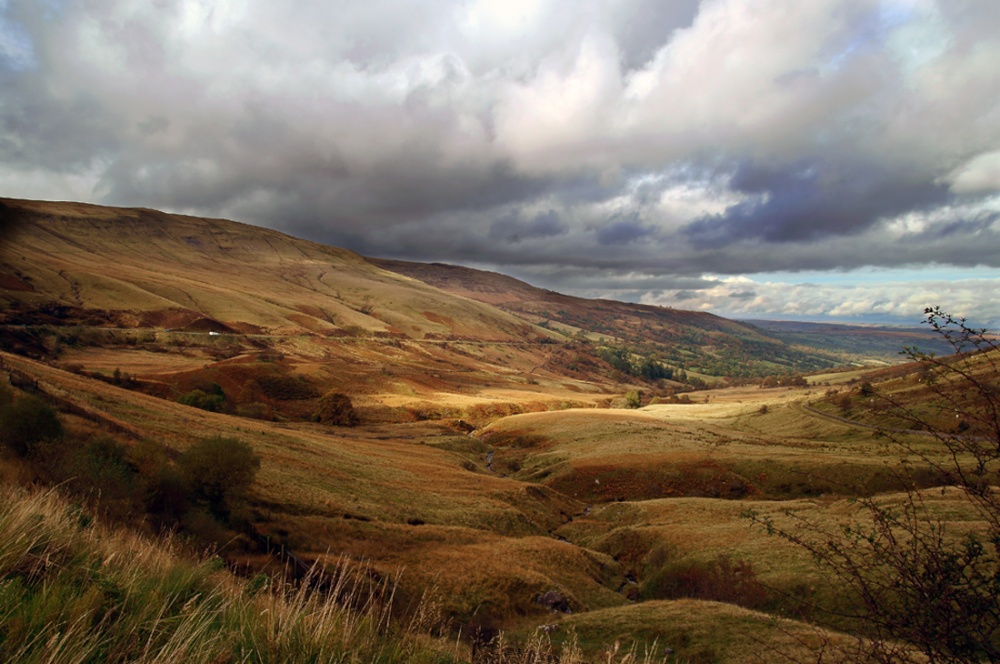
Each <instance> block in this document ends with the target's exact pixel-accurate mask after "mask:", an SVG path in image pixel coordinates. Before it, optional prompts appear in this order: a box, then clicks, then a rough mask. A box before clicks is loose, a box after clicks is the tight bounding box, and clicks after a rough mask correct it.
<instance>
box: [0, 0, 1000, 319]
mask: <svg viewBox="0 0 1000 664" xmlns="http://www.w3.org/2000/svg"><path fill="white" fill-rule="evenodd" d="M998 24H1000V4H998V3H996V2H994V1H993V0H966V1H963V2H958V3H956V2H945V1H944V0H921V1H920V2H903V3H887V2H880V1H877V0H847V1H846V2H845V1H844V0H811V1H810V2H800V3H791V4H789V3H787V2H784V1H783V0H761V1H759V2H754V3H750V4H748V3H746V2H743V1H742V0H682V1H679V2H669V3H666V2H660V1H658V0H621V1H619V2H615V3H606V2H599V1H598V0H581V1H578V2H576V1H574V2H571V1H570V0H538V1H532V2H529V1H527V0H503V1H501V0H475V1H471V2H470V1H465V0H428V2H425V3H403V4H400V3H390V2H389V1H388V0H373V1H372V2H367V3H335V4H332V5H331V4H329V3H328V4H322V3H311V2H306V1H305V0H294V1H292V2H283V3H261V2H254V1H251V0H227V1H226V2H217V3H208V4H206V3H204V2H201V1H200V0H164V1H162V2H156V3H149V2H144V1H142V0H96V1H94V2H90V3H85V4H80V3H68V2H56V1H48V0H47V1H44V2H39V1H38V0H4V1H0V90H2V92H0V188H2V191H0V193H2V194H3V195H8V196H25V197H37V198H53V199H67V198H69V199H84V200H90V201H94V202H102V203H109V204H120V205H143V206H149V207H158V208H163V209H167V210H172V211H178V212H187V213H194V214H204V215H211V216H224V217H230V218H236V219H240V220H243V221H249V222H252V223H258V224H262V225H267V226H271V227H275V228H279V229H281V230H286V231H288V232H292V233H294V234H297V235H301V236H305V237H308V238H310V239H315V240H318V241H324V242H329V243H332V244H339V245H343V246H347V247H349V248H351V249H355V250H358V251H361V252H363V253H368V254H373V255H383V256H395V257H400V258H413V259H421V260H437V261H452V262H460V263H467V264H473V263H474V264H478V265H483V266H488V267H490V268H492V269H501V270H502V271H507V272H512V273H516V274H519V275H523V276H526V277H530V278H531V279H537V280H540V283H542V284H543V285H547V286H550V287H551V286H557V285H566V286H569V287H570V288H573V289H575V290H576V292H580V293H587V294H597V295H600V294H617V295H620V296H623V297H633V298H634V297H642V293H655V292H659V291H658V290H657V289H658V288H660V286H662V285H663V284H667V283H671V284H675V285H676V284H681V283H682V282H684V283H687V282H698V283H700V285H698V286H695V287H688V286H683V285H677V286H676V288H674V290H686V291H688V292H689V293H702V292H704V290H705V288H706V285H705V284H714V283H715V281H716V280H717V279H718V278H721V277H715V276H711V277H707V278H706V277H705V275H723V276H724V277H725V278H729V277H730V276H738V275H741V274H759V273H763V272H774V271H786V272H794V271H797V270H855V269H858V268H861V267H865V266H875V267H883V268H887V269H890V268H891V269H898V268H901V267H907V266H913V265H921V264H931V263H933V264H935V265H952V266H957V267H964V268H966V269H973V268H976V267H977V266H988V267H991V268H992V269H1000V227H998V222H997V219H998V215H1000V157H998V155H1000V70H998V68H997V67H996V63H997V62H998V61H1000V35H998V34H997V32H996V30H995V28H994V26H996V25H998ZM570 275H572V278H570ZM699 280H702V281H703V282H704V283H701V282H700V281H699ZM713 287H714V286H713ZM970 288H971V286H970ZM664 289H666V290H669V289H667V288H666V287H665V286H664ZM734 292H738V293H744V294H747V293H754V294H756V295H755V296H754V297H750V296H749V295H744V296H742V297H740V298H737V297H735V296H727V297H729V298H730V300H733V301H736V300H738V301H740V302H742V303H743V305H741V306H743V307H744V308H745V307H750V306H761V307H763V306H771V305H770V304H767V302H766V301H764V300H759V298H760V297H762V296H763V295H764V294H765V293H764V291H763V290H760V289H758V288H757V287H756V286H755V285H749V286H748V287H746V288H742V289H740V290H739V291H734ZM637 294H638V295H637ZM790 296H791V295H789V297H790ZM712 301H713V302H714V300H712ZM725 301H729V300H725ZM879 301H881V300H879ZM719 302H720V303H721V302H724V301H723V300H719ZM754 302H758V304H757V305H753V304H752V303H754ZM866 302H868V303H869V304H870V305H871V306H873V307H876V308H878V307H880V306H881V305H878V304H877V303H876V302H875V301H874V300H871V301H870V302H869V301H867V300H866ZM990 302H992V300H989V299H986V300H984V306H991V305H989V303H990ZM699 306H700V305H699ZM720 306H721V305H720ZM726 306H728V305H726ZM740 310H741V311H742V310H744V309H740ZM824 311H825V310H824Z"/></svg>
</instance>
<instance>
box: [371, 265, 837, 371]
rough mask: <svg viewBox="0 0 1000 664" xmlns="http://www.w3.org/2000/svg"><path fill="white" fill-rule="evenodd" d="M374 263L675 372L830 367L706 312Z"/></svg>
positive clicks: (821, 358) (474, 273)
mask: <svg viewBox="0 0 1000 664" xmlns="http://www.w3.org/2000/svg"><path fill="white" fill-rule="evenodd" d="M369 260H371V261H372V263H374V264H375V265H378V266H380V267H383V268H385V269H387V270H392V271H394V272H398V273H400V274H404V275H407V276H409V277H413V278H414V279H419V280H421V281H424V282H426V283H428V284H431V285H433V286H437V287H438V288H441V289H442V290H446V291H448V292H451V293H455V294H457V295H461V296H463V297H468V298H471V299H474V300H479V301H481V302H486V303H489V304H493V305H495V306H497V307H498V308H500V309H503V310H505V311H509V312H511V313H513V314H516V315H518V316H520V317H521V318H523V319H525V320H527V321H529V322H531V323H540V324H544V325H546V326H548V327H551V328H552V329H555V330H561V331H563V332H565V333H567V334H583V335H585V336H587V337H589V338H591V339H594V340H602V339H603V340H608V341H613V342H616V343H627V344H630V345H632V346H635V347H640V348H643V349H645V352H651V351H652V352H656V353H657V354H658V355H659V356H660V357H661V358H662V359H663V360H665V361H666V362H667V363H668V364H670V365H671V366H675V367H682V368H685V369H688V370H693V371H696V372H698V371H700V372H702V373H709V374H715V375H721V374H722V373H728V375H733V374H734V373H735V371H737V370H739V369H742V368H746V367H748V366H751V365H759V367H760V368H761V369H765V368H768V369H770V370H771V371H796V370H797V371H804V370H811V369H816V368H820V367H824V366H831V365H832V361H831V357H830V356H828V355H825V354H824V352H822V351H815V350H808V349H802V348H800V349H796V348H792V347H791V346H786V345H785V343H784V342H783V341H778V340H776V339H775V338H774V337H772V336H769V335H768V334H767V333H766V332H765V331H764V330H762V329H759V328H756V327H753V326H749V325H744V324H742V323H739V322H736V321H731V320H727V319H725V318H720V317H718V316H715V315H713V314H709V313H706V312H697V311H683V310H679V309H671V308H666V307H656V306H650V305H643V304H633V303H627V302H616V301H612V300H589V299H584V298H579V297H572V296H569V295H563V294H561V293H556V292H553V291H549V290H545V289H542V288H536V287H534V286H531V285H529V284H526V283H524V282H522V281H519V280H517V279H513V278H511V277H508V276H504V275H501V274H496V273H493V272H485V271H482V270H474V269H471V268H465V267H459V266H455V265H442V264H439V263H429V264H428V263H412V262H406V261H392V260H382V259H369ZM725 370H728V371H725Z"/></svg>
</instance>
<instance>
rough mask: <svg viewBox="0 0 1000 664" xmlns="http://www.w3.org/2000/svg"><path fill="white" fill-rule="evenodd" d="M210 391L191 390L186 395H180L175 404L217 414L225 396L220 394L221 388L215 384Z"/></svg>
mask: <svg viewBox="0 0 1000 664" xmlns="http://www.w3.org/2000/svg"><path fill="white" fill-rule="evenodd" d="M210 389H211V393H209V392H205V391H204V390H198V389H195V390H191V391H190V392H188V393H187V394H182V395H181V396H180V397H179V398H178V399H177V403H181V404H184V405H185V406H194V407H195V408H201V409H202V410H207V411H210V412H212V413H218V412H220V411H221V410H222V406H223V404H224V403H225V401H226V395H225V394H224V393H223V392H222V388H221V387H219V386H218V385H216V384H215V383H213V384H212V387H211V388H210Z"/></svg>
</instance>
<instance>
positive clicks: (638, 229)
mask: <svg viewBox="0 0 1000 664" xmlns="http://www.w3.org/2000/svg"><path fill="white" fill-rule="evenodd" d="M650 234H652V230H651V229H649V228H647V227H646V226H644V225H643V224H642V223H641V222H639V221H638V220H636V219H619V220H617V221H612V222H611V223H609V224H607V225H606V226H602V227H601V228H599V229H598V230H597V242H598V244H601V245H609V244H629V243H631V242H635V241H636V240H640V239H642V238H644V237H647V236H648V235H650Z"/></svg>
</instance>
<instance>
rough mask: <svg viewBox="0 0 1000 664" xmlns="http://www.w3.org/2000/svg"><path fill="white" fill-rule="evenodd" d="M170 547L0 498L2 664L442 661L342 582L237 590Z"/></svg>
mask: <svg viewBox="0 0 1000 664" xmlns="http://www.w3.org/2000/svg"><path fill="white" fill-rule="evenodd" d="M172 548H174V547H172V546H171V545H170V543H169V542H166V543H164V542H157V543H153V542H149V541H147V540H144V539H142V538H140V537H138V536H136V535H134V534H131V533H127V532H123V531H116V530H110V529H107V528H105V527H103V526H101V525H100V524H97V523H95V522H92V521H91V520H90V519H89V517H87V515H86V514H84V513H82V512H80V511H78V510H76V509H75V508H74V507H72V506H71V505H70V504H68V503H67V502H66V501H65V500H64V499H63V498H62V497H61V496H59V495H58V494H56V493H54V492H51V491H50V492H40V493H39V492H27V491H24V490H20V489H13V488H9V487H3V488H0V660H2V661H5V662H80V663H83V662H182V661H183V662H206V663H207V662H213V663H216V664H222V663H226V662H394V661H448V660H450V659H452V657H451V656H450V655H448V654H447V653H445V652H443V651H442V650H441V647H443V642H435V641H433V640H432V639H431V638H430V637H429V636H428V635H427V634H426V630H423V627H424V626H422V625H417V624H413V625H399V624H396V623H394V622H392V621H390V619H389V603H388V602H382V601H377V600H366V599H365V595H366V593H364V592H363V591H362V590H359V589H354V590H351V589H350V588H348V584H347V582H346V581H345V582H342V584H341V586H340V587H338V588H335V589H333V591H332V592H329V593H317V592H311V591H310V590H308V588H307V587H305V586H302V587H299V588H291V587H281V586H279V585H277V584H273V583H272V582H271V581H270V580H269V579H267V578H265V577H257V578H255V579H251V580H249V581H245V580H241V579H236V578H234V577H233V576H231V575H230V574H229V573H228V572H227V571H226V570H224V569H222V567H221V563H220V562H219V561H218V560H217V559H211V560H204V561H202V562H193V561H190V560H188V559H184V558H182V557H179V556H177V555H175V553H174V552H173V551H172V550H171V549H172ZM343 578H345V579H346V577H343ZM345 596H346V599H345ZM337 597H339V598H340V599H339V601H338V600H337V599H334V598H337ZM352 605H353V606H354V607H356V608H350V607H351V606H352ZM357 607H360V608H357ZM422 632H423V633H422ZM439 646H440V647H439Z"/></svg>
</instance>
